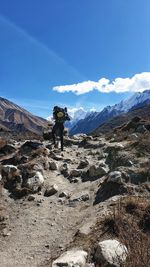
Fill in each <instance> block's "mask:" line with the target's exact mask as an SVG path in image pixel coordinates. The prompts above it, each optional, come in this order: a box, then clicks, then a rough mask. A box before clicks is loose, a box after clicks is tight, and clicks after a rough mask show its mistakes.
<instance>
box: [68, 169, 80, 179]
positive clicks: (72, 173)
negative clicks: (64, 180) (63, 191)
mask: <svg viewBox="0 0 150 267" xmlns="http://www.w3.org/2000/svg"><path fill="white" fill-rule="evenodd" d="M69 176H70V178H71V177H79V176H81V171H80V170H76V169H74V170H71V171H70V175H69Z"/></svg>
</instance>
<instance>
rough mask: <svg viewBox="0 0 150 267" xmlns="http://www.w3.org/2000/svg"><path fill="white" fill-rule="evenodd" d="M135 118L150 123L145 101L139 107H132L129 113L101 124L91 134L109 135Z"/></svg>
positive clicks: (149, 104)
mask: <svg viewBox="0 0 150 267" xmlns="http://www.w3.org/2000/svg"><path fill="white" fill-rule="evenodd" d="M136 116H137V117H141V118H142V119H146V120H149V121H150V103H149V102H147V101H146V102H144V103H142V104H140V105H137V106H134V107H133V108H132V109H131V110H130V111H129V112H127V113H124V114H122V115H120V116H116V117H115V118H112V119H110V120H108V121H107V122H106V123H104V124H102V125H101V126H100V127H98V128H97V129H96V130H94V131H93V132H92V134H94V135H96V134H100V133H109V132H111V131H112V130H114V129H115V128H117V127H119V126H121V125H122V124H125V123H127V122H128V121H129V120H131V119H133V118H134V117H136Z"/></svg>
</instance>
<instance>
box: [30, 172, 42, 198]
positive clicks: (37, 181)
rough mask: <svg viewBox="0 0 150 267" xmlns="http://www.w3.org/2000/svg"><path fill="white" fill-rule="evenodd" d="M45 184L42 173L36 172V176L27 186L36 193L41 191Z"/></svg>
mask: <svg viewBox="0 0 150 267" xmlns="http://www.w3.org/2000/svg"><path fill="white" fill-rule="evenodd" d="M43 184H44V177H43V175H42V174H41V173H40V172H36V174H35V175H34V176H33V177H31V178H29V179H28V180H27V184H26V186H27V187H28V188H29V189H31V190H32V192H33V193H36V192H38V191H39V189H41V187H42V186H43Z"/></svg>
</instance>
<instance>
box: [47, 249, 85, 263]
mask: <svg viewBox="0 0 150 267" xmlns="http://www.w3.org/2000/svg"><path fill="white" fill-rule="evenodd" d="M87 257H88V253H87V252H86V251H84V250H78V249H73V250H69V251H67V252H65V253H63V254H62V255H61V256H60V257H59V258H58V259H57V260H55V261H54V262H53V263H52V267H84V265H85V264H86V260H87Z"/></svg>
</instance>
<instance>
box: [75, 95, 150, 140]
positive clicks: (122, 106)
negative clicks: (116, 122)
mask: <svg viewBox="0 0 150 267" xmlns="http://www.w3.org/2000/svg"><path fill="white" fill-rule="evenodd" d="M147 100H150V90H145V91H144V92H142V93H135V94H134V95H133V96H131V97H130V98H128V99H125V100H123V101H121V102H120V103H118V104H116V105H114V106H107V107H105V108H104V109H103V110H102V111H101V112H93V113H91V114H90V115H89V116H86V117H85V119H83V120H79V121H78V122H77V123H76V124H75V125H74V126H73V127H72V128H71V130H70V135H74V134H77V133H90V132H92V131H94V130H95V129H96V128H98V127H99V126H100V125H102V124H104V123H105V122H107V121H108V120H110V119H112V118H114V117H116V116H119V115H121V114H123V113H127V112H128V111H129V110H131V109H132V108H133V107H135V106H137V105H140V104H141V103H144V102H145V101H147Z"/></svg>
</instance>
